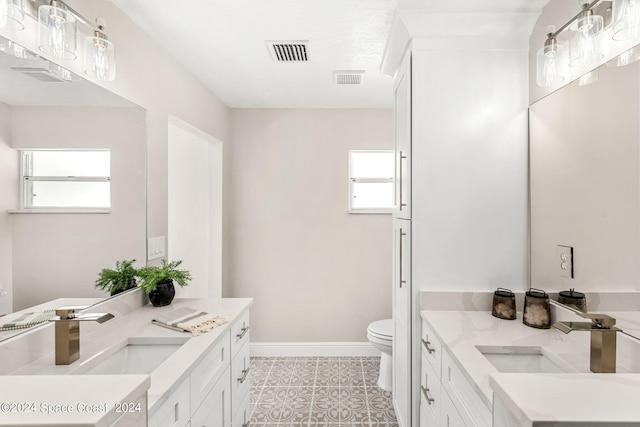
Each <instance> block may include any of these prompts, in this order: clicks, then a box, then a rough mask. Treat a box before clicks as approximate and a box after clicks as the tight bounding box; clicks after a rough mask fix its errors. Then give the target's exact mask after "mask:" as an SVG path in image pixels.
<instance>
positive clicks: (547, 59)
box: [536, 44, 566, 87]
mask: <svg viewBox="0 0 640 427" xmlns="http://www.w3.org/2000/svg"><path fill="white" fill-rule="evenodd" d="M562 52H563V49H562V45H557V44H556V45H555V49H554V50H549V49H548V47H546V46H545V47H543V48H541V49H540V50H538V54H537V62H536V71H537V72H536V83H537V84H538V86H544V87H548V86H553V85H555V84H558V83H560V82H562V81H563V80H564V79H565V77H564V66H565V64H564V60H563V58H564V57H566V56H565V55H563V54H562Z"/></svg>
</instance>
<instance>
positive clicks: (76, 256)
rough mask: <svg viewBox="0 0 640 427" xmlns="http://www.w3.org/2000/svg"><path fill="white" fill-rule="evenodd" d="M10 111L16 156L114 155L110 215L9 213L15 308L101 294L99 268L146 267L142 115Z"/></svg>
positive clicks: (98, 111) (97, 110)
mask: <svg viewBox="0 0 640 427" xmlns="http://www.w3.org/2000/svg"><path fill="white" fill-rule="evenodd" d="M11 110H12V114H11V117H12V125H11V131H12V132H11V133H12V137H11V146H12V148H14V149H16V150H17V149H21V148H109V149H110V150H111V211H110V213H109V214H14V215H12V220H13V229H12V235H13V252H12V254H13V255H12V258H13V284H14V299H13V301H14V307H13V308H14V310H19V309H23V308H26V307H30V306H33V305H36V304H40V303H42V302H45V301H49V300H52V299H55V298H60V297H94V296H106V294H105V293H104V292H102V291H98V290H96V289H95V288H94V281H95V279H96V277H97V273H98V272H99V271H100V270H102V269H103V268H107V267H111V268H112V267H114V266H115V262H116V260H123V259H136V260H137V261H138V262H137V263H136V265H144V263H145V257H146V244H145V235H146V230H145V224H146V198H145V187H146V175H145V156H146V150H145V146H146V144H145V140H146V126H145V124H146V122H145V113H144V111H142V110H140V109H136V108H97V107H96V108H88V107H82V108H79V107H78V108H73V107H66V108H64V107H16V106H14V107H12V109H11ZM34 123H37V124H38V125H37V126H34ZM16 176H17V174H16ZM16 202H17V200H16ZM11 208H12V209H16V208H17V205H14V206H12V207H11Z"/></svg>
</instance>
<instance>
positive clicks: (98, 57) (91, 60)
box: [84, 18, 116, 81]
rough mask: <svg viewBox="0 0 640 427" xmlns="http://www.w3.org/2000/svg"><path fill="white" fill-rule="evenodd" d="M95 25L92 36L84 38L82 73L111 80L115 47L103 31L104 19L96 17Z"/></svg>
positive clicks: (113, 72)
mask: <svg viewBox="0 0 640 427" xmlns="http://www.w3.org/2000/svg"><path fill="white" fill-rule="evenodd" d="M96 25H97V28H96V29H95V30H94V31H93V36H90V37H87V38H86V39H85V50H84V73H85V74H86V75H88V76H91V77H95V78H96V79H98V80H106V81H111V80H113V79H114V78H115V75H116V58H115V47H114V45H113V43H111V42H110V41H109V39H108V38H107V35H106V34H105V33H104V27H105V21H104V19H102V18H98V19H96Z"/></svg>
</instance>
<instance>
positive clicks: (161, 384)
mask: <svg viewBox="0 0 640 427" xmlns="http://www.w3.org/2000/svg"><path fill="white" fill-rule="evenodd" d="M252 302H253V300H252V299H250V298H225V299H176V300H174V301H173V303H172V304H171V305H169V306H166V307H153V306H151V305H150V304H149V305H146V306H144V307H141V308H138V309H137V310H134V311H132V312H131V313H128V314H126V315H122V316H117V317H116V318H114V319H111V320H109V321H107V322H105V323H103V324H101V325H97V324H94V323H95V322H84V323H87V324H94V325H92V326H91V327H86V329H85V328H84V327H85V326H88V325H85V324H84V323H81V327H80V334H81V338H80V360H78V361H76V362H74V363H73V364H71V365H67V366H56V365H55V363H54V352H53V348H52V349H51V350H52V351H51V352H50V353H48V354H46V355H44V356H43V357H41V358H39V359H38V360H35V361H33V362H31V363H29V364H27V365H26V366H23V367H21V368H19V369H17V370H15V371H13V372H11V373H10V375H9V376H0V390H8V389H7V388H6V387H5V386H4V382H3V381H9V382H16V381H17V382H18V383H19V382H20V379H16V378H25V377H18V375H20V376H25V375H28V376H34V377H33V378H54V379H55V378H59V376H60V375H69V376H68V377H65V378H73V379H74V381H75V382H78V383H82V384H93V383H94V382H95V384H96V386H99V382H97V381H96V380H95V379H96V378H97V377H102V378H103V379H104V380H105V381H106V379H107V378H111V379H115V381H116V382H117V381H118V379H120V380H122V381H127V380H130V379H132V378H133V377H139V376H138V375H104V376H94V375H91V376H89V375H86V376H85V375H74V374H80V373H82V372H85V371H87V370H88V369H90V368H91V367H93V366H94V365H95V361H96V360H99V359H100V358H101V356H103V355H104V354H105V353H108V352H110V351H113V348H115V347H122V346H123V345H124V343H125V342H126V341H127V340H128V339H129V338H136V337H150V338H157V337H189V339H188V341H187V342H186V343H185V344H183V345H182V346H181V347H180V348H179V349H178V350H177V351H176V352H174V353H173V354H171V355H170V356H169V357H168V358H167V359H166V360H165V361H164V362H162V364H160V365H159V366H158V367H157V368H156V369H155V370H154V371H153V372H151V374H150V375H149V376H144V377H145V378H149V379H150V385H149V388H148V391H147V399H148V405H147V407H148V413H149V417H151V416H152V415H153V414H154V413H155V411H156V410H157V409H158V408H159V407H160V406H161V405H162V403H163V402H164V401H166V399H167V398H168V397H169V395H170V394H171V393H172V392H173V391H175V389H176V388H177V387H178V386H179V385H180V383H181V381H182V380H183V379H185V378H186V377H187V376H188V375H189V373H190V370H191V369H192V368H193V367H194V366H195V364H197V363H198V362H199V361H200V360H202V359H203V358H204V356H205V355H206V354H207V351H208V350H209V349H210V348H212V347H213V346H214V345H215V344H216V343H217V342H218V340H219V339H221V337H223V336H225V334H226V333H227V332H228V330H229V328H230V325H231V323H232V321H233V320H234V319H236V318H237V317H238V316H239V315H240V314H242V313H243V312H244V311H246V310H247V309H249V307H250V306H251V304H252ZM180 307H190V308H194V309H199V310H203V311H206V312H208V313H211V314H216V315H220V316H225V317H227V318H228V319H229V320H230V322H229V323H227V324H224V325H221V326H219V327H217V328H215V329H213V330H211V331H209V332H207V333H204V334H202V335H199V336H195V337H193V336H191V334H190V333H186V332H179V331H175V330H171V329H168V328H164V327H161V326H158V325H154V324H152V323H151V320H152V319H153V318H154V317H155V316H156V315H158V314H161V313H164V312H167V311H172V310H175V309H177V308H180ZM88 311H89V312H91V311H96V312H99V311H101V310H99V309H96V310H88ZM51 333H53V330H51ZM43 376H44V377H43ZM74 377H75V378H74ZM25 381H33V379H29V378H25ZM7 393H9V392H7ZM34 393H35V394H34V395H32V398H31V400H44V401H46V399H47V397H48V396H50V395H49V394H48V393H47V392H46V390H42V393H40V391H38V389H37V388H36V389H35V391H34ZM6 396H7V395H6V393H4V392H2V391H0V400H2V399H4V398H6Z"/></svg>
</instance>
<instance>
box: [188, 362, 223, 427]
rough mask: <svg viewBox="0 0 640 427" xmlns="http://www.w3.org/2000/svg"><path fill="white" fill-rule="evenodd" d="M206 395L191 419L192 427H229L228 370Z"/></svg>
mask: <svg viewBox="0 0 640 427" xmlns="http://www.w3.org/2000/svg"><path fill="white" fill-rule="evenodd" d="M224 374H225V375H223V376H222V378H220V380H219V381H218V382H216V383H215V385H214V386H213V388H212V389H211V390H210V391H209V393H207V395H206V396H205V398H204V401H203V402H202V405H200V407H199V408H198V409H197V410H196V411H195V413H194V414H193V416H192V417H191V425H192V426H194V427H231V396H230V394H229V388H230V387H229V380H228V378H229V369H228V368H227V369H226V370H225V371H224Z"/></svg>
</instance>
